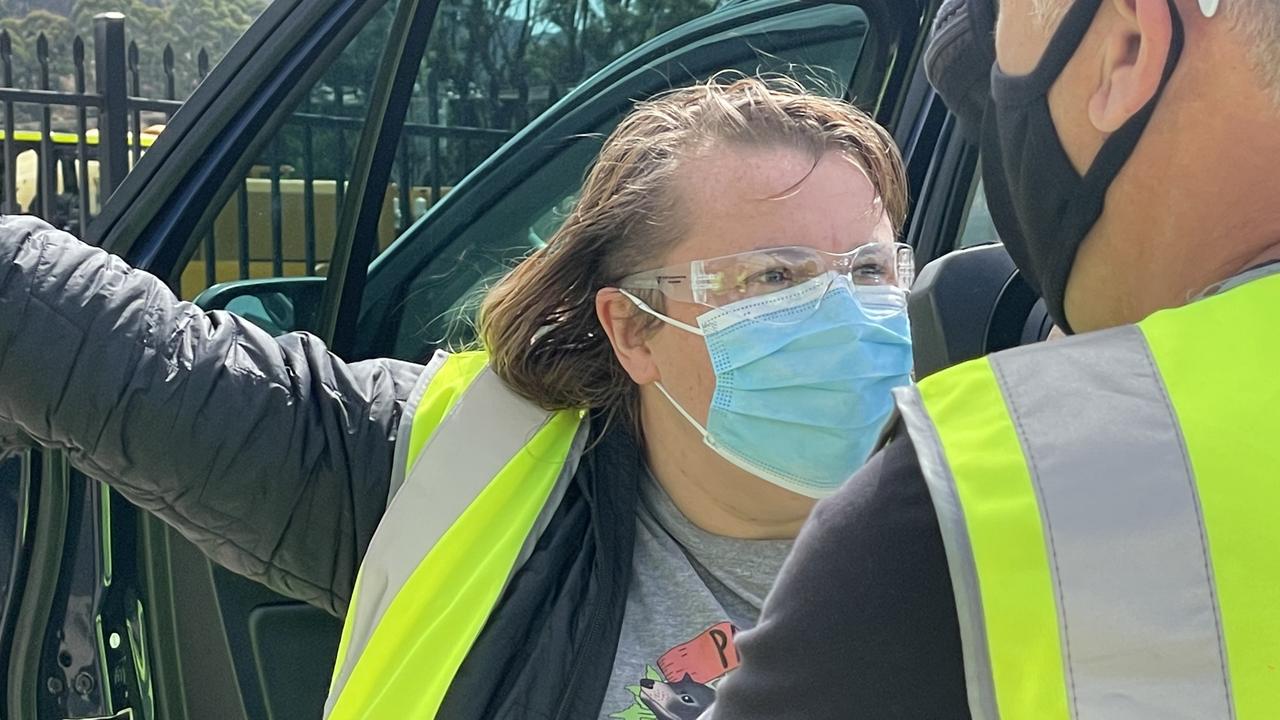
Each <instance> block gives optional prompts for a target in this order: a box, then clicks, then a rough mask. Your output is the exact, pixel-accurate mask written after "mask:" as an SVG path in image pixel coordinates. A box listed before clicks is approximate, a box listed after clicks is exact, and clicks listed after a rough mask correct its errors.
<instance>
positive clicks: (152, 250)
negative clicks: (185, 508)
mask: <svg viewBox="0 0 1280 720" xmlns="http://www.w3.org/2000/svg"><path fill="white" fill-rule="evenodd" d="M387 1H388V0H277V2H274V3H272V4H271V5H270V6H269V7H268V8H267V9H266V11H264V13H263V14H262V15H261V16H260V17H259V19H258V20H256V21H255V23H254V24H253V25H252V26H251V27H250V28H249V30H248V31H247V32H246V33H245V34H244V35H243V36H242V38H241V39H240V40H239V41H238V42H237V43H236V45H235V46H234V47H233V48H232V50H231V51H230V52H229V53H228V54H227V56H226V57H225V58H224V60H223V61H222V62H220V63H219V64H218V65H217V66H216V67H215V69H214V71H213V72H212V73H211V74H210V75H209V77H208V78H207V79H206V80H205V82H204V83H202V84H201V86H200V87H199V88H198V89H197V90H196V92H195V93H194V94H193V95H192V98H191V99H190V100H189V101H188V102H187V103H186V104H185V105H184V106H183V108H182V109H181V110H180V111H179V112H178V113H177V114H175V116H174V119H173V120H172V122H171V123H170V125H169V127H168V129H167V130H166V132H165V133H164V134H163V136H162V140H160V141H158V142H157V143H156V144H155V145H154V146H153V147H152V148H151V149H150V150H149V152H148V153H147V155H145V156H144V157H143V159H142V161H141V162H139V163H138V165H137V167H135V169H134V171H133V172H132V173H131V174H130V175H129V176H128V178H127V180H126V181H125V183H124V184H122V186H121V187H120V188H119V189H118V190H117V191H116V193H115V194H113V196H112V197H111V198H110V199H109V200H108V201H107V202H106V203H105V204H104V207H103V212H102V214H101V215H100V216H99V217H98V218H97V219H96V220H95V222H94V223H93V225H92V226H91V227H90V228H89V229H88V232H87V240H88V241H89V242H90V243H91V244H100V245H102V246H103V247H105V248H106V249H108V250H111V251H112V252H115V253H116V254H120V255H123V256H124V257H126V258H127V259H128V260H129V261H130V262H131V264H133V265H134V266H135V267H138V268H140V269H143V270H149V271H152V272H154V273H156V274H159V275H161V276H162V277H163V276H166V275H168V274H169V272H170V271H171V269H172V267H173V266H174V265H176V264H177V263H179V262H183V261H185V260H186V259H187V256H189V253H190V251H191V250H192V249H194V248H193V243H177V242H173V241H172V238H174V237H176V236H181V235H183V234H184V233H185V234H187V235H190V234H191V232H190V231H191V230H192V229H193V224H195V225H198V223H199V222H202V221H204V220H205V219H206V216H207V215H208V213H209V212H210V211H211V209H210V206H211V205H213V204H214V203H210V202H209V197H208V194H207V193H205V192H202V190H203V188H205V187H208V184H209V183H210V182H213V180H211V179H212V178H220V177H226V173H228V172H232V173H234V172H235V171H236V169H239V170H240V171H241V172H243V169H244V168H245V167H247V165H248V163H251V162H252V159H253V156H254V147H253V143H256V142H265V139H266V138H269V137H270V136H271V135H272V134H273V132H274V129H273V128H275V127H278V125H279V124H280V123H282V122H283V121H284V119H285V117H286V116H287V115H288V114H289V113H288V110H289V109H290V108H291V107H292V106H293V104H294V102H293V101H296V100H298V99H300V93H303V92H306V91H307V90H309V89H310V87H311V84H312V83H313V81H314V79H315V77H318V76H319V74H320V73H321V72H323V71H324V69H325V68H327V67H328V65H329V64H330V62H329V61H330V60H332V58H333V57H334V56H335V55H336V54H337V53H340V52H341V51H342V50H343V49H344V48H345V47H346V46H347V44H348V42H349V41H350V39H351V38H352V37H354V36H355V34H356V33H357V32H358V31H359V30H360V29H362V28H363V27H364V26H365V25H366V24H367V21H368V20H369V19H370V18H371V17H372V15H373V14H375V13H376V12H378V11H379V10H381V9H382V8H383V7H384V6H385V4H386V2H387ZM438 5H439V0H401V2H400V3H399V5H398V7H397V12H398V14H397V22H394V23H393V26H392V28H391V31H390V36H389V42H388V44H387V46H386V47H384V55H383V59H382V61H381V62H380V69H379V72H378V73H377V75H376V77H375V82H374V88H375V89H374V92H373V93H371V96H370V97H371V103H370V111H369V112H368V113H367V115H366V129H365V132H363V133H362V135H361V143H360V145H359V147H358V148H357V152H356V167H355V168H354V171H353V173H352V175H351V178H350V181H349V182H350V185H349V187H350V188H351V189H352V191H351V192H349V193H348V196H347V201H348V209H346V210H344V214H343V218H344V221H345V226H344V228H343V229H345V231H346V236H347V238H348V240H347V242H346V244H345V247H343V246H342V245H337V248H336V250H335V252H344V253H345V255H346V257H347V258H350V257H352V256H353V255H354V256H355V257H361V255H360V253H362V252H364V253H368V252H370V249H369V248H371V243H372V242H373V241H374V238H373V237H372V236H373V233H361V232H358V228H360V227H362V226H363V225H362V223H365V222H368V219H369V218H368V217H367V215H368V206H369V205H370V203H369V198H368V197H367V196H369V195H373V194H376V196H377V197H378V199H380V198H381V194H382V192H381V188H380V187H379V185H380V184H385V182H386V181H387V179H388V178H389V176H390V172H391V161H392V160H393V155H394V148H395V146H396V144H397V142H398V137H399V132H400V128H401V127H402V126H403V122H404V114H405V110H406V109H407V98H408V89H409V86H406V77H407V82H408V83H409V84H410V86H411V83H412V81H413V78H414V75H415V74H416V70H417V66H418V63H419V62H420V59H421V56H422V54H423V52H424V51H425V44H426V38H427V37H428V36H429V32H427V31H424V30H423V29H424V28H426V29H427V30H428V31H429V28H430V24H431V22H432V21H433V20H434V17H435V13H436V10H437V8H438ZM299 28H303V29H304V31H303V32H298V30H299ZM285 30H287V32H285ZM406 67H408V68H410V69H409V70H406ZM246 78H248V79H251V80H253V82H245V79H246ZM388 146H389V147H390V152H387V151H386V150H385V149H384V148H386V147H388ZM183 157H185V158H188V161H186V162H182V161H181V159H182V158H183ZM193 171H194V172H193ZM193 176H194V177H193ZM375 190H376V192H375ZM161 191H163V192H161ZM193 203H195V204H197V206H203V208H204V212H202V213H196V214H197V215H199V219H197V220H196V221H195V223H193V222H192V221H191V215H192V213H190V212H188V210H189V209H190V208H191V207H192V204H193ZM183 219H185V220H186V223H185V224H184V223H183V222H180V221H181V220H183ZM359 270H360V273H359V276H358V277H357V278H356V279H355V281H354V282H352V281H351V278H350V277H346V276H349V275H350V274H351V273H343V275H344V276H343V277H340V280H339V282H338V284H339V285H340V286H341V285H348V284H350V285H355V286H359V285H360V284H361V281H362V279H363V270H364V268H363V267H360V268H359ZM334 298H335V299H334V300H331V301H330V304H331V305H332V306H333V307H334V308H335V311H334V312H335V313H336V308H337V307H339V306H340V304H341V288H339V291H338V292H336V293H335V294H334ZM331 324H332V323H331ZM36 470H38V471H39V472H36ZM28 478H32V480H28ZM24 483H25V485H24V487H27V488H31V489H33V493H29V494H34V495H35V497H36V500H37V501H36V502H33V503H31V504H32V505H33V506H34V514H33V515H32V517H31V526H30V528H29V529H28V532H27V533H26V534H25V536H24V537H25V538H27V539H28V540H29V545H30V547H29V548H28V549H26V552H25V555H26V557H27V558H29V561H28V562H26V563H25V565H26V568H25V569H26V570H27V573H26V575H25V577H24V580H25V582H24V583H23V588H22V594H21V595H20V596H19V599H20V601H19V603H18V604H17V606H16V607H15V608H14V609H13V612H12V615H13V616H14V618H15V619H16V620H15V622H14V627H15V628H16V629H17V631H16V632H15V633H14V636H13V638H12V639H11V641H10V642H9V644H8V645H7V646H6V647H5V648H0V651H2V652H4V658H3V660H4V662H5V665H6V666H7V667H8V668H9V672H8V673H7V675H8V678H7V679H8V690H9V691H8V692H7V697H8V700H7V706H6V710H7V712H8V714H10V716H12V717H36V716H44V715H47V714H48V713H47V712H42V711H41V710H39V709H38V708H39V707H41V705H42V703H47V701H48V700H47V697H46V694H45V690H46V689H47V690H49V691H50V692H52V690H53V687H54V686H52V685H50V687H49V688H44V687H42V683H41V680H42V678H43V673H42V672H41V669H40V668H41V658H42V657H43V656H44V655H45V654H46V653H47V652H49V649H48V643H49V638H50V637H51V636H52V635H53V634H54V633H55V632H56V633H57V634H58V636H59V637H61V636H63V633H64V631H65V630H66V626H65V622H66V621H67V620H68V619H69V618H64V619H63V621H64V624H63V625H62V627H60V628H58V629H55V628H52V627H50V626H49V621H50V620H51V619H52V611H53V608H52V607H51V604H52V601H53V595H54V594H55V589H56V588H58V587H63V586H65V584H66V582H67V579H66V578H65V577H64V574H65V572H66V571H67V570H66V568H67V567H68V566H69V565H70V563H66V562H62V561H63V560H64V559H66V554H67V552H68V551H70V550H71V548H69V547H68V546H67V544H66V540H67V538H68V537H69V532H70V533H71V534H72V535H73V534H74V533H83V532H91V533H94V534H95V537H96V535H97V534H101V533H102V532H103V530H104V528H105V531H106V533H107V534H106V535H105V536H104V537H103V538H102V539H101V543H100V544H99V545H98V546H97V549H98V550H99V551H100V552H101V553H102V557H103V560H100V561H99V564H98V565H92V564H91V566H93V567H99V566H100V565H101V563H102V562H105V563H106V567H108V568H109V567H110V564H111V560H112V558H113V557H114V555H113V554H114V553H120V552H123V553H125V555H124V556H123V557H124V558H129V557H131V556H132V555H133V552H132V551H133V550H135V549H137V550H138V551H139V552H140V555H141V557H142V558H144V562H145V561H146V560H152V559H157V558H161V557H168V547H167V542H166V539H167V535H166V534H165V531H164V529H163V527H162V526H160V524H159V523H158V521H156V520H155V519H153V518H150V517H147V516H145V514H144V513H142V512H141V511H138V510H136V509H135V508H133V507H132V506H129V505H128V504H127V503H125V502H123V500H122V499H120V498H118V497H114V499H112V498H110V497H109V496H107V495H106V494H105V493H104V495H103V500H102V502H101V503H99V504H95V505H93V509H92V510H91V511H89V512H84V511H83V510H82V509H81V508H77V507H72V506H70V504H69V502H68V498H69V497H72V496H74V493H75V491H76V490H77V489H78V488H77V485H86V486H87V488H86V489H85V490H84V491H91V490H95V489H97V488H98V487H99V486H98V485H97V484H96V483H92V481H89V480H88V479H87V478H84V477H83V476H82V475H80V474H79V473H77V472H73V471H72V470H71V469H70V468H69V466H68V465H67V463H66V462H65V459H64V457H63V456H62V454H61V453H58V452H56V451H37V452H35V453H34V454H33V462H31V463H29V465H28V470H27V471H25V472H24ZM68 488H70V490H69V489H68ZM91 494H92V493H91ZM113 512H115V513H116V515H117V521H116V523H114V525H115V530H119V529H122V528H127V529H128V531H129V532H126V533H124V535H125V537H117V535H120V533H118V532H115V530H113V528H112V526H113V523H111V520H110V518H111V514H112V513H113ZM121 513H124V514H123V515H121ZM121 540H123V542H120V541H121ZM37 561H38V562H37ZM37 565H38V567H37ZM154 568H155V566H151V567H147V568H145V570H144V571H143V573H142V575H143V577H142V578H140V579H138V580H137V583H136V584H137V585H142V586H145V590H144V591H145V592H148V593H155V595H154V597H156V598H157V606H156V607H155V608H154V609H155V610H157V611H158V612H155V613H148V615H147V620H148V622H147V623H146V625H147V626H148V627H149V628H150V632H144V631H143V630H142V629H141V628H140V627H139V626H140V625H142V622H141V620H142V616H141V613H140V612H139V614H138V616H137V617H136V618H134V620H135V621H134V622H132V623H130V624H129V626H130V629H131V630H130V632H129V633H126V635H127V636H128V637H126V638H123V639H122V638H121V637H120V635H119V634H113V637H112V642H113V647H111V648H106V647H103V646H102V643H101V641H102V638H101V637H98V638H96V639H97V641H98V643H97V644H98V645H99V648H100V650H99V655H100V656H101V657H102V659H103V662H102V664H101V666H100V667H99V669H98V672H97V673H96V674H97V682H96V686H97V688H98V692H99V693H101V697H100V701H101V703H102V705H101V707H102V708H103V709H105V710H106V711H108V712H110V711H112V710H113V709H114V708H115V707H117V706H125V703H126V702H127V701H126V700H125V699H124V697H123V695H126V694H134V695H136V696H142V697H144V698H146V697H154V705H151V706H149V707H148V709H146V710H142V713H143V715H142V716H143V717H148V716H152V715H151V712H154V711H155V710H157V709H158V710H159V711H160V713H161V716H162V717H166V718H181V717H185V716H186V715H187V707H186V703H185V700H184V694H183V683H182V673H181V669H180V667H178V666H177V664H176V663H175V659H176V657H177V655H176V653H175V652H174V648H173V647H172V646H171V645H167V644H166V643H165V642H164V641H163V639H162V638H163V637H164V633H163V632H160V630H162V629H163V627H164V625H163V622H164V620H165V619H166V618H167V617H168V618H169V619H171V614H172V613H171V612H166V610H171V609H172V603H173V602H174V600H175V598H174V597H173V596H172V593H171V592H170V593H169V594H167V595H166V593H165V589H166V587H168V588H169V589H170V590H171V589H172V586H171V583H168V582H167V578H157V577H154V576H152V574H151V573H149V572H147V570H153V569H154ZM60 583H61V584H60ZM109 584H110V576H109V572H108V574H107V575H106V576H105V577H104V580H103V582H102V588H101V589H102V591H103V592H102V594H106V593H109V592H110V589H109V588H108V587H107V586H108V585H109ZM119 586H120V585H119V583H117V588H119ZM133 590H135V591H136V590H138V588H133ZM63 592H66V591H65V590H63ZM99 594H100V593H98V592H97V591H95V593H94V598H93V599H92V601H91V603H90V604H91V605H92V606H93V610H100V609H101V608H100V603H101V602H102V601H101V598H100V597H98V596H99ZM151 597H152V596H151V595H148V599H150V598H151ZM138 607H139V608H140V607H141V606H140V605H139V606H138ZM131 617H132V616H131ZM87 620H88V622H87V623H86V622H80V623H78V624H79V625H87V627H90V628H92V627H94V626H95V623H96V622H99V621H97V620H96V618H95V617H90V618H88V619H87ZM121 620H123V619H121ZM157 620H158V621H160V624H159V625H157V623H156V621H157ZM125 624H126V623H124V622H121V623H120V625H121V627H122V628H123V627H124V625H125ZM100 634H101V633H99V635H100ZM148 636H149V637H150V639H151V642H147V641H146V638H147V637H148ZM129 640H132V641H134V642H135V643H137V644H138V645H140V646H141V647H139V648H137V649H136V652H137V653H138V656H135V658H134V665H135V667H136V668H137V676H138V677H139V678H142V679H139V680H138V682H144V681H145V677H149V678H150V681H149V682H148V683H147V685H146V686H145V687H138V688H135V690H134V692H133V693H129V692H128V691H127V690H126V689H124V688H122V687H120V686H119V685H117V684H116V683H114V682H112V681H111V680H109V679H108V673H107V671H106V670H107V664H108V657H107V656H109V655H112V654H114V652H118V651H119V645H118V644H117V643H121V642H124V643H128V641H129ZM155 658H162V659H163V661H162V662H159V663H157V662H155V661H154V659H155ZM171 663H174V664H172V665H171ZM144 668H149V669H152V671H151V674H150V675H144ZM89 682H90V685H91V686H92V685H93V684H94V683H93V681H92V679H91V680H90V681H89ZM60 686H61V687H62V688H63V692H73V688H72V683H69V682H68V683H65V685H62V684H60ZM77 686H78V683H77ZM54 694H55V695H57V694H58V693H54ZM144 702H148V701H146V700H144ZM255 716H257V714H255Z"/></svg>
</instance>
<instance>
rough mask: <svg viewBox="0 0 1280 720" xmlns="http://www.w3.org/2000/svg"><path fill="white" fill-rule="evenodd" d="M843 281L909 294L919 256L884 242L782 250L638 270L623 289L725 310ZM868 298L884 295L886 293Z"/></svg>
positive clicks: (822, 289)
mask: <svg viewBox="0 0 1280 720" xmlns="http://www.w3.org/2000/svg"><path fill="white" fill-rule="evenodd" d="M839 277H845V278H848V279H849V282H850V284H851V285H852V287H853V289H854V294H855V296H856V295H858V294H859V289H860V288H897V289H899V290H903V291H906V290H908V289H909V288H910V287H911V283H912V282H913V281H914V280H915V252H914V251H913V250H912V249H911V246H910V245H905V244H903V243H882V242H873V243H867V244H866V245H862V246H860V247H858V248H856V249H854V250H850V251H849V252H845V253H829V252H823V251H821V250H816V249H814V248H810V247H777V248H769V249H765V250H752V251H749V252H742V253H736V254H733V255H724V256H722V257H717V258H709V259H706V260H694V261H692V262H687V263H679V264H676V265H669V266H667V267H663V268H656V269H654V270H646V271H644V272H638V273H635V274H634V275H629V276H627V277H625V278H623V279H622V280H621V281H619V283H618V287H620V288H622V289H624V290H657V291H659V292H661V293H662V294H663V295H665V296H667V297H668V298H671V299H672V300H679V301H681V302H693V303H698V304H699V305H705V306H707V307H712V308H721V307H724V306H726V305H730V304H733V303H736V302H739V301H742V300H750V299H753V298H760V297H764V296H766V295H772V294H774V293H780V292H784V291H787V290H791V289H793V288H798V287H801V286H806V285H807V286H808V287H809V288H812V289H816V290H817V291H818V294H819V296H820V295H822V294H825V292H826V289H827V288H828V287H829V285H830V283H831V282H834V281H835V279H836V278H839ZM824 278H825V279H826V284H823V279H824ZM817 286H820V287H817ZM867 294H868V295H876V296H880V297H883V292H882V291H871V292H869V293H867Z"/></svg>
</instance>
